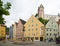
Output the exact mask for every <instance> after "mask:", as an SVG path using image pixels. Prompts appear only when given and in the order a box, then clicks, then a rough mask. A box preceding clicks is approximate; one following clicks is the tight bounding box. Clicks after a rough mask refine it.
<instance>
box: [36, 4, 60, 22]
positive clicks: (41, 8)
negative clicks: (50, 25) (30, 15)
mask: <svg viewBox="0 0 60 46" xmlns="http://www.w3.org/2000/svg"><path fill="white" fill-rule="evenodd" d="M37 17H38V18H40V17H41V18H43V19H47V20H48V19H50V18H51V17H53V18H55V20H56V21H58V20H59V19H60V14H58V15H50V14H45V13H44V6H43V5H42V4H41V5H40V6H39V7H38V16H37Z"/></svg>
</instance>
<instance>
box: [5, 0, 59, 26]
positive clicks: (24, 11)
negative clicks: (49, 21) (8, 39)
mask: <svg viewBox="0 0 60 46" xmlns="http://www.w3.org/2000/svg"><path fill="white" fill-rule="evenodd" d="M6 1H8V0H5V2H6ZM9 1H10V2H11V3H12V7H11V9H10V10H9V11H10V13H11V14H10V16H8V17H7V16H5V19H6V21H7V22H6V25H7V26H10V25H12V23H14V22H15V21H18V19H20V18H21V19H23V20H26V21H27V20H28V19H29V18H30V16H31V15H32V14H34V15H35V14H36V13H37V10H38V7H39V6H40V4H43V6H44V11H45V13H46V14H58V13H59V12H60V6H59V5H60V0H9Z"/></svg>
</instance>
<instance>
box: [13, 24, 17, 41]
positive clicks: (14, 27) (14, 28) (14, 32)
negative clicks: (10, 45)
mask: <svg viewBox="0 0 60 46" xmlns="http://www.w3.org/2000/svg"><path fill="white" fill-rule="evenodd" d="M16 31H17V30H16V23H14V25H13V40H14V41H15V40H16Z"/></svg>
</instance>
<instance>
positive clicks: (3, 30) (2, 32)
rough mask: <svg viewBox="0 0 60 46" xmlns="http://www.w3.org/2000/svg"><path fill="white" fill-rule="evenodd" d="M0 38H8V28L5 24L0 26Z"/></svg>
mask: <svg viewBox="0 0 60 46" xmlns="http://www.w3.org/2000/svg"><path fill="white" fill-rule="evenodd" d="M0 37H1V38H4V39H5V38H6V26H5V25H4V24H0Z"/></svg>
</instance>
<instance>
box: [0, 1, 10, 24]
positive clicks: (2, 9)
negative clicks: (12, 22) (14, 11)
mask: <svg viewBox="0 0 60 46" xmlns="http://www.w3.org/2000/svg"><path fill="white" fill-rule="evenodd" d="M10 8H11V4H10V2H7V3H6V4H3V1H1V0H0V24H4V23H5V21H4V18H3V15H9V14H10V13H9V11H8V10H9V9H10Z"/></svg>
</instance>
